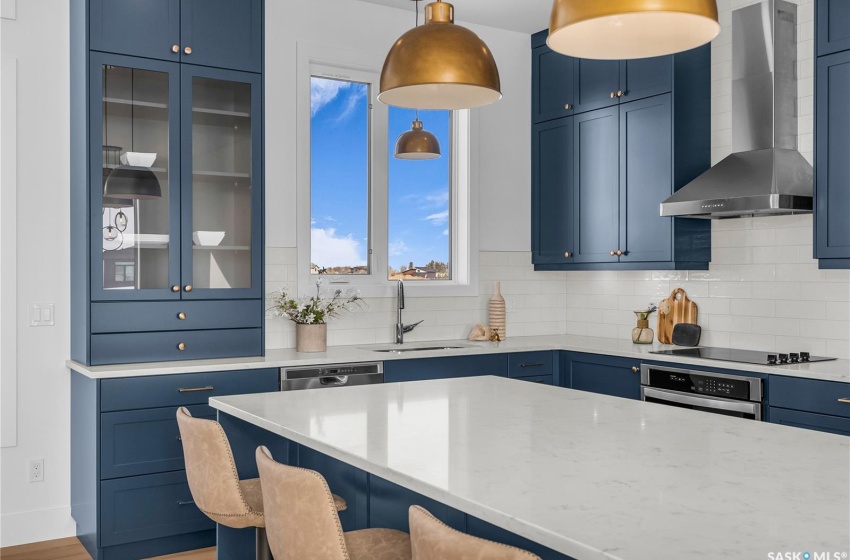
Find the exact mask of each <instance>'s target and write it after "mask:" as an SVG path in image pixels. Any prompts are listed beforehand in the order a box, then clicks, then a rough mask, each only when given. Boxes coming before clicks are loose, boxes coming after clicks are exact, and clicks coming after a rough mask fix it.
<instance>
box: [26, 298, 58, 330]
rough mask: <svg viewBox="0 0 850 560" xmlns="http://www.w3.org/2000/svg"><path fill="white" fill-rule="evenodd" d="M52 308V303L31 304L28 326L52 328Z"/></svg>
mask: <svg viewBox="0 0 850 560" xmlns="http://www.w3.org/2000/svg"><path fill="white" fill-rule="evenodd" d="M53 307H54V306H53V304H52V303H33V304H32V305H30V326H31V327H52V326H53V324H54V323H53Z"/></svg>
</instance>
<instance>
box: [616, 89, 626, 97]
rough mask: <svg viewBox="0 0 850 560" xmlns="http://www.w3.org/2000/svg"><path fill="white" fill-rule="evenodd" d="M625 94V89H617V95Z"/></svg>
mask: <svg viewBox="0 0 850 560" xmlns="http://www.w3.org/2000/svg"><path fill="white" fill-rule="evenodd" d="M624 95H626V92H624V91H623V90H617V97H623V96H624Z"/></svg>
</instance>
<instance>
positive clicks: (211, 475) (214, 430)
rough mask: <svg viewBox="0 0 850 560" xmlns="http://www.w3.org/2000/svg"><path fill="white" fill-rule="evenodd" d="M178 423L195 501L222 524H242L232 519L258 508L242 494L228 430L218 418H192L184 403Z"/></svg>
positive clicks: (252, 514)
mask: <svg viewBox="0 0 850 560" xmlns="http://www.w3.org/2000/svg"><path fill="white" fill-rule="evenodd" d="M177 426H178V427H179V428H180V439H181V440H182V441H183V456H184V458H185V460H186V478H187V479H189V489H190V490H191V491H192V498H193V499H194V500H195V505H197V506H198V508H199V509H200V510H201V511H202V512H204V513H205V514H206V515H207V516H209V517H210V518H211V519H213V520H214V521H216V522H218V523H221V524H222V525H227V526H229V527H232V526H234V525H238V526H242V525H243V524H242V523H238V522H237V523H233V522H234V521H237V519H238V518H240V517H245V518H248V517H252V516H255V515H256V514H257V512H254V511H252V510H251V508H250V507H249V506H248V503H247V502H246V501H245V497H244V496H243V494H242V489H241V488H240V486H239V474H238V473H237V472H236V463H235V462H234V460H233V452H232V451H231V450H230V442H229V441H228V440H227V434H225V433H224V430H223V429H222V427H221V425H220V424H219V423H218V422H216V421H215V420H205V419H203V418H193V417H192V415H191V414H190V413H189V411H188V410H187V409H186V408H185V407H180V408H179V409H177Z"/></svg>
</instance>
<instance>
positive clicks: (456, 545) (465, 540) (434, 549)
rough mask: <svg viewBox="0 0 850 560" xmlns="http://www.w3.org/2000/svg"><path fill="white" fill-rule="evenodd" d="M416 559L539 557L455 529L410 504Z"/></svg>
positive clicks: (524, 559) (519, 559)
mask: <svg viewBox="0 0 850 560" xmlns="http://www.w3.org/2000/svg"><path fill="white" fill-rule="evenodd" d="M410 545H411V547H412V548H413V560H540V557H539V556H537V555H536V554H532V553H530V552H528V551H526V550H522V549H520V548H516V547H513V546H508V545H506V544H501V543H497V542H493V541H488V540H485V539H479V538H478V537H473V536H472V535H467V534H465V533H461V532H460V531H456V530H454V529H452V528H451V527H449V526H448V525H446V524H445V523H443V522H442V521H440V520H439V519H437V518H436V517H434V516H433V515H431V514H430V513H429V512H428V511H427V510H426V509H424V508H421V507H419V506H410Z"/></svg>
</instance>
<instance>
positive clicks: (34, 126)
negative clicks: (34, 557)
mask: <svg viewBox="0 0 850 560" xmlns="http://www.w3.org/2000/svg"><path fill="white" fill-rule="evenodd" d="M6 4H7V2H4V8H5V7H6ZM16 17H17V19H3V20H2V21H1V22H0V42H2V54H3V56H4V57H6V56H13V57H16V58H17V67H18V68H17V69H18V72H17V75H18V92H17V93H18V95H17V105H18V111H17V127H18V139H17V184H9V183H6V182H5V181H4V183H3V185H2V189H3V191H4V193H6V192H7V189H17V193H16V194H17V206H18V212H17V232H18V233H17V256H16V255H15V254H9V253H8V252H7V251H5V247H4V252H3V254H2V263H3V266H6V265H7V264H8V263H9V262H10V259H11V260H12V261H13V262H14V260H15V259H17V290H18V301H17V311H18V314H17V348H15V347H14V345H10V344H9V341H8V339H7V338H5V337H4V338H3V340H2V341H0V344H2V353H3V354H4V355H5V354H6V353H7V352H8V353H14V352H17V446H15V447H7V448H4V449H2V452H0V493H2V500H1V501H2V503H0V514H2V518H0V525H2V533H1V534H0V544H2V546H7V545H11V544H15V543H20V542H28V541H34V540H43V539H50V538H57V537H62V536H67V535H70V534H72V531H73V525H72V523H71V519H70V507H69V503H70V482H69V479H70V472H69V467H68V465H69V453H70V442H69V428H68V420H69V410H70V402H69V401H70V399H69V376H68V370H67V369H65V366H64V361H65V359H67V357H68V354H69V351H70V344H69V340H70V337H69V318H68V310H69V277H70V275H69V264H70V262H69V248H68V230H69V223H70V217H69V215H68V204H69V157H70V154H69V144H68V142H69V140H68V135H69V64H68V5H67V2H57V1H55V0H18V2H17V14H16ZM4 126H5V124H4ZM4 163H5V158H4ZM33 302H53V303H55V304H56V325H55V326H53V327H38V328H34V327H29V326H28V321H27V320H28V317H29V314H28V307H29V305H30V303H33ZM12 342H13V341H12ZM10 373H14V372H7V371H3V372H2V375H4V376H6V375H9V374H10ZM32 458H43V459H44V474H45V477H44V478H45V479H44V482H40V483H33V484H30V483H28V482H27V463H28V461H29V460H30V459H32Z"/></svg>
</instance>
